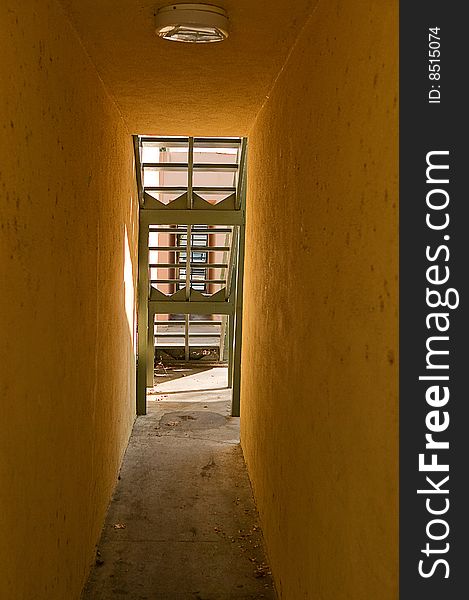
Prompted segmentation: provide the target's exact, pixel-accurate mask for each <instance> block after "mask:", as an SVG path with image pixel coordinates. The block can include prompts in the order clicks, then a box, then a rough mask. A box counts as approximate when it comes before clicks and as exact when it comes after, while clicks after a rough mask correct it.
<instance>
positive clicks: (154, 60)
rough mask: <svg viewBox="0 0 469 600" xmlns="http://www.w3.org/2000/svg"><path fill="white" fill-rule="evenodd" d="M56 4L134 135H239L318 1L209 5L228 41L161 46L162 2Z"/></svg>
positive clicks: (232, 0)
mask: <svg viewBox="0 0 469 600" xmlns="http://www.w3.org/2000/svg"><path fill="white" fill-rule="evenodd" d="M60 2H61V3H62V5H63V6H64V8H65V10H66V12H67V14H68V16H69V19H70V20H71V22H72V24H73V26H74V27H75V29H76V30H77V33H78V35H79V36H80V38H81V41H82V43H83V45H84V46H85V48H86V50H87V52H88V54H89V55H90V58H91V60H92V62H93V63H94V65H95V66H96V68H97V69H98V71H99V73H100V75H101V78H102V80H103V81H104V84H105V85H106V87H107V89H108V91H109V93H110V94H111V95H112V96H113V98H114V99H115V101H116V102H117V104H118V106H119V108H120V110H121V113H122V115H123V117H124V119H125V121H126V123H127V125H128V128H129V130H130V132H131V133H139V134H146V135H202V136H216V135H221V136H232V135H236V136H238V135H245V134H247V133H248V131H249V128H250V126H251V124H252V123H253V121H254V119H255V116H256V114H257V112H258V111H259V109H260V108H261V106H262V104H263V103H264V101H265V98H266V96H267V95H268V93H269V90H270V89H271V87H272V84H273V82H274V81H275V79H276V76H277V74H278V73H279V71H280V70H281V68H282V66H283V64H284V62H285V60H286V58H287V56H288V53H289V51H290V48H291V47H292V46H293V44H294V42H295V40H296V38H297V36H298V34H299V32H300V31H301V28H302V26H303V24H304V23H305V22H306V20H307V18H308V16H309V15H310V14H311V13H312V11H313V9H314V6H315V4H316V2H317V0H295V1H294V2H286V1H285V0H214V1H213V2H212V3H213V4H216V5H218V6H222V7H223V8H225V9H226V10H227V12H228V16H229V19H230V36H229V38H228V39H227V40H226V41H224V42H221V43H216V44H182V43H177V42H170V41H165V40H162V39H159V38H158V37H157V36H156V35H155V32H154V13H155V12H156V10H157V9H158V8H159V7H161V6H165V5H166V4H169V3H170V2H167V1H163V2H162V1H161V0H153V1H151V0H117V1H116V0H60ZM205 2H206V3H207V4H208V3H211V2H210V0H205ZM176 3H178V2H176ZM179 3H180V2H179Z"/></svg>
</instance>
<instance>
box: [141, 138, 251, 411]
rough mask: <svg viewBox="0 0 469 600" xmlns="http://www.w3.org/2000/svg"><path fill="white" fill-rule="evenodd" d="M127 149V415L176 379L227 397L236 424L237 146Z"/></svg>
mask: <svg viewBox="0 0 469 600" xmlns="http://www.w3.org/2000/svg"><path fill="white" fill-rule="evenodd" d="M134 148H135V159H136V173H137V184H138V190H139V200H140V213H139V224H140V232H139V297H138V365H137V414H146V411H147V402H151V401H152V398H153V397H156V398H157V399H160V400H161V398H163V397H164V396H165V394H164V391H167V392H169V393H172V392H175V391H176V390H178V391H179V392H181V389H180V387H178V386H180V384H181V382H180V381H179V380H180V379H182V378H184V379H185V383H186V385H190V384H193V386H194V387H193V388H192V391H196V390H197V388H199V389H207V390H209V391H210V390H213V389H215V390H216V389H223V387H224V388H225V389H227V390H231V393H230V403H229V406H230V408H229V414H231V416H239V413H240V406H239V396H240V377H241V368H240V363H241V337H242V296H243V266H244V236H245V206H246V157H247V139H246V138H241V137H230V138H215V137H190V136H188V137H174V136H171V137H168V136H166V137H160V136H134ZM208 371H211V372H208ZM201 385H202V388H201V387H200V386H201ZM204 385H205V386H206V387H205V388H204ZM214 385H215V387H214ZM207 386H208V387H207ZM217 386H218V388H217ZM220 386H222V387H220ZM187 391H188V392H189V391H191V390H190V388H188V389H187ZM147 392H148V393H147Z"/></svg>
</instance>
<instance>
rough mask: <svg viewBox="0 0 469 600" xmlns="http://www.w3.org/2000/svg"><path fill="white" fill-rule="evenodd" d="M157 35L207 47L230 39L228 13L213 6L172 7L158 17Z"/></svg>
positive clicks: (157, 14) (161, 11)
mask: <svg viewBox="0 0 469 600" xmlns="http://www.w3.org/2000/svg"><path fill="white" fill-rule="evenodd" d="M155 27H156V33H157V34H158V35H159V36H160V37H162V38H163V39H165V40H172V41H174V42H189V43H193V44H206V43H209V42H222V41H223V40H224V39H226V38H227V37H228V17H227V14H226V11H224V10H223V8H219V7H218V6H212V5H211V4H170V5H169V6H164V7H163V8H160V9H158V11H157V13H156V15H155Z"/></svg>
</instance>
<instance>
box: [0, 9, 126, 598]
mask: <svg viewBox="0 0 469 600" xmlns="http://www.w3.org/2000/svg"><path fill="white" fill-rule="evenodd" d="M0 39H1V42H2V44H1V45H2V52H1V53H0V85H1V93H0V127H1V135H0V282H1V283H0V285H1V293H0V328H1V333H0V336H1V344H0V399H1V402H0V404H1V409H0V413H1V414H0V532H1V534H0V598H2V599H5V600H7V599H8V600H42V599H44V600H46V599H47V600H75V599H77V598H79V596H80V592H81V588H82V585H83V582H84V579H85V577H86V575H87V573H88V570H89V567H90V565H91V562H92V560H93V553H94V545H95V543H96V541H97V539H98V537H99V534H100V529H101V527H102V523H103V519H104V514H105V510H106V508H107V505H108V502H109V499H110V494H111V492H112V490H113V487H114V484H115V480H116V476H117V470H118V468H119V465H120V461H121V458H122V454H123V451H124V448H125V446H126V442H127V439H128V436H129V433H130V429H131V426H132V422H133V418H134V413H135V397H134V389H135V382H134V373H135V368H134V363H135V353H134V341H133V338H134V307H133V298H134V286H135V277H136V270H137V269H136V256H135V252H134V248H135V247H136V235H137V224H136V214H137V213H136V210H137V203H136V192H135V189H134V175H133V159H132V156H133V155H132V143H131V136H130V135H129V133H128V132H127V131H126V129H125V127H124V124H123V121H122V119H121V117H120V115H119V112H118V110H117V108H116V106H115V104H114V103H113V101H112V100H111V98H110V97H109V96H108V95H107V94H106V92H105V91H104V88H103V86H102V83H101V81H100V80H99V78H98V77H97V75H96V71H95V69H94V67H93V66H92V65H91V63H90V61H89V59H88V58H87V55H86V54H85V52H84V51H83V49H82V47H81V44H80V42H79V41H78V39H77V37H76V36H75V33H74V31H73V30H72V29H71V27H70V26H69V24H68V21H67V20H66V18H65V17H64V15H63V13H62V10H61V9H60V8H59V5H58V4H57V3H56V2H55V1H53V0H52V1H51V0H32V1H30V2H13V1H11V2H10V1H9V0H7V2H2V3H1V7H0ZM126 239H127V240H128V241H126ZM126 246H127V249H126Z"/></svg>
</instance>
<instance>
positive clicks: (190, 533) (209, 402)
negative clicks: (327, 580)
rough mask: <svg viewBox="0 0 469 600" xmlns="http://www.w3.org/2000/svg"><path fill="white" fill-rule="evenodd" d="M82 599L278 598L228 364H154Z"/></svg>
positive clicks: (221, 599) (208, 599)
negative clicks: (143, 411) (152, 383)
mask: <svg viewBox="0 0 469 600" xmlns="http://www.w3.org/2000/svg"><path fill="white" fill-rule="evenodd" d="M156 380H157V383H156V387H155V388H153V389H150V390H149V395H148V414H147V415H145V416H143V417H139V418H138V419H137V421H136V423H135V426H134V429H133V433H132V436H131V439H130V443H129V447H128V449H127V452H126V455H125V458H124V462H123V466H122V470H121V474H120V480H119V482H118V485H117V488H116V491H115V494H114V497H113V500H112V503H111V505H110V508H109V511H108V515H107V519H106V522H105V526H104V529H103V534H102V537H101V541H100V544H99V554H98V558H97V564H96V567H95V568H94V570H93V571H92V573H91V576H90V580H89V582H88V585H87V587H86V590H85V593H84V600H107V599H108V598H130V599H132V600H160V599H161V600H165V599H167V600H172V599H181V600H184V599H186V598H187V599H198V600H224V599H227V600H228V599H230V598H233V599H234V598H236V599H240V600H241V599H245V600H247V599H257V598H259V599H261V598H265V599H274V598H275V597H276V596H275V592H274V590H273V584H272V579H271V576H270V570H269V567H268V565H267V561H266V557H265V554H264V550H263V542H262V533H261V530H260V526H259V521H258V515H257V511H256V508H255V505H254V502H253V498H252V493H251V488H250V483H249V479H248V475H247V472H246V468H245V464H244V459H243V455H242V451H241V447H240V444H239V419H237V418H233V417H230V416H229V415H230V410H231V390H230V389H228V388H227V384H226V382H227V369H226V368H224V367H216V368H210V367H202V368H191V367H187V366H184V367H177V368H173V369H168V368H166V372H164V371H159V372H158V373H157V377H156Z"/></svg>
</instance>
